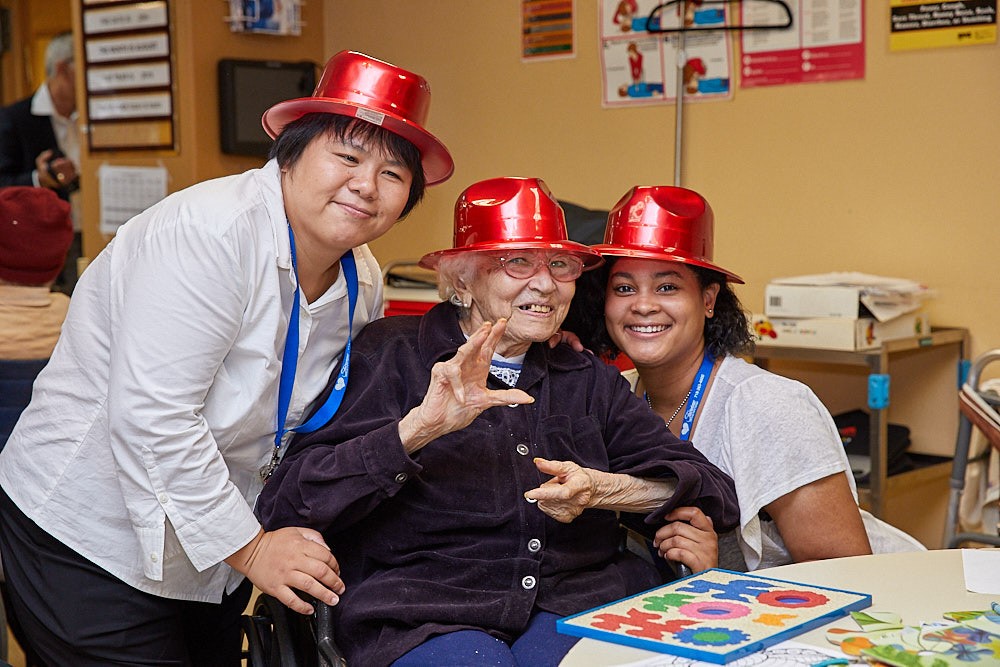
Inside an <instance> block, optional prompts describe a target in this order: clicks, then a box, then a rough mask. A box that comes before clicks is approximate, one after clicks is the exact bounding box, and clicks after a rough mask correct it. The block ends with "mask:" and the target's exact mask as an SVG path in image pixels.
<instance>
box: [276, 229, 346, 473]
mask: <svg viewBox="0 0 1000 667" xmlns="http://www.w3.org/2000/svg"><path fill="white" fill-rule="evenodd" d="M288 243H289V246H290V247H291V254H292V273H294V274H295V296H294V297H293V299H292V313H291V316H290V317H289V319H288V333H287V334H286V335H285V350H284V352H283V353H282V355H281V380H280V381H279V384H278V420H277V426H276V430H275V433H274V452H273V453H272V454H271V461H270V463H268V464H267V465H265V466H264V467H263V468H261V469H260V476H261V479H262V480H264V481H265V482H266V481H267V478H268V477H270V476H271V473H273V472H274V469H275V468H276V467H277V466H278V462H279V461H280V460H281V440H282V438H283V437H284V436H285V433H287V432H288V431H294V432H296V433H312V432H313V431H315V430H316V429H318V428H320V427H322V426H324V425H325V424H326V423H327V422H329V421H330V420H331V419H332V418H333V415H335V414H336V413H337V408H339V407H340V402H341V401H342V400H343V399H344V392H345V391H346V390H347V375H348V372H349V370H350V361H351V333H352V331H353V328H354V307H355V305H357V302H358V269H357V266H356V265H355V263H354V251H353V250H348V251H347V252H346V253H344V256H343V257H341V258H340V268H341V270H342V271H343V272H344V281H345V282H346V283H347V304H348V308H347V311H348V314H347V344H346V345H345V346H344V357H343V359H341V361H340V371H339V372H338V373H337V381H336V382H335V383H334V384H333V388H332V389H331V390H330V395H329V396H328V397H327V399H326V402H324V403H323V405H322V406H320V408H319V410H317V411H316V412H315V414H313V416H312V417H310V418H309V420H308V421H306V423H304V424H300V425H299V426H296V427H295V428H292V429H286V428H285V419H286V417H287V416H288V404H289V403H290V402H291V399H292V386H293V385H294V384H295V367H296V366H297V365H298V358H299V303H300V302H299V285H298V278H299V275H298V269H297V267H296V263H295V237H294V236H293V234H292V226H291V225H289V226H288Z"/></svg>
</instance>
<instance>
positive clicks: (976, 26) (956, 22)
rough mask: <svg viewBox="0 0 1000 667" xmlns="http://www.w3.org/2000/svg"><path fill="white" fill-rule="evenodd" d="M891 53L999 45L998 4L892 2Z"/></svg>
mask: <svg viewBox="0 0 1000 667" xmlns="http://www.w3.org/2000/svg"><path fill="white" fill-rule="evenodd" d="M890 5H891V6H890V7H889V18H890V26H889V28H890V33H889V50H891V51H905V50H909V49H927V48H934V47H939V46H972V45H975V44H996V41H997V0H963V1H962V2H926V1H924V0H892V2H891V3H890Z"/></svg>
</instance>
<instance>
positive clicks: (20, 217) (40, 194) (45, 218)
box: [0, 185, 73, 285]
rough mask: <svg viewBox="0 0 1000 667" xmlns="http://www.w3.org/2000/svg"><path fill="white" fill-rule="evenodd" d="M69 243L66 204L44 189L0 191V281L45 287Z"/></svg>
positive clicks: (70, 222) (58, 268) (55, 273)
mask: <svg viewBox="0 0 1000 667" xmlns="http://www.w3.org/2000/svg"><path fill="white" fill-rule="evenodd" d="M72 242H73V218H72V216H71V215H70V206H69V203H68V202H65V201H63V200H62V199H60V198H59V196H58V195H56V193H55V192H53V191H52V190H49V189H48V188H33V187H29V186H20V185H18V186H13V187H7V188H0V280H5V281H7V282H9V283H17V284H19V285H45V284H47V283H49V282H51V281H53V280H55V279H56V276H58V275H59V272H60V271H62V268H63V264H64V263H65V262H66V253H67V251H69V246H70V244H71V243H72Z"/></svg>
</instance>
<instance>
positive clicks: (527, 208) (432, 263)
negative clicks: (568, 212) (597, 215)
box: [420, 177, 603, 270]
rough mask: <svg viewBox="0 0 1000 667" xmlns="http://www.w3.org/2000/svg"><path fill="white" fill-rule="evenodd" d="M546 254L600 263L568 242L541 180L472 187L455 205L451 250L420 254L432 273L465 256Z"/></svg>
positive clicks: (592, 254)
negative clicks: (519, 252) (455, 257)
mask: <svg viewBox="0 0 1000 667" xmlns="http://www.w3.org/2000/svg"><path fill="white" fill-rule="evenodd" d="M511 250H547V251H550V252H560V251H561V252H567V253H570V254H572V255H575V256H577V257H579V258H580V260H581V261H582V262H583V266H584V270H587V269H593V268H596V267H597V266H599V265H600V264H601V263H602V262H603V260H602V259H601V256H600V255H599V254H597V253H596V252H595V251H594V250H593V249H592V248H591V247H590V246H588V245H584V244H583V243H577V242H576V241H571V240H570V239H569V235H568V234H567V232H566V216H565V214H564V213H563V210H562V207H561V206H560V205H559V202H558V201H556V199H555V197H553V196H552V193H551V192H550V191H549V188H548V186H546V185H545V183H544V181H542V180H541V179H540V178H516V177H503V178H491V179H488V180H485V181H480V182H478V183H474V184H473V185H470V186H469V187H468V188H466V189H465V191H464V192H463V193H462V194H461V195H459V197H458V201H456V202H455V236H454V244H453V247H452V248H448V249H445V250H438V251H437V252H432V253H428V254H426V255H424V256H423V257H422V258H421V259H420V266H422V267H424V268H426V269H434V268H436V267H437V265H438V262H439V261H440V260H441V258H442V257H446V256H448V255H457V254H461V253H465V252H504V251H511Z"/></svg>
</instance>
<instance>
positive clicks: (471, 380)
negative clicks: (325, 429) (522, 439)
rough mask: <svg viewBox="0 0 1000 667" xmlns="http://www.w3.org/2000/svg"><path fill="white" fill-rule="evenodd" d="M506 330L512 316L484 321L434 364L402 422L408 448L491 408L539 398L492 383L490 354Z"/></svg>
mask: <svg viewBox="0 0 1000 667" xmlns="http://www.w3.org/2000/svg"><path fill="white" fill-rule="evenodd" d="M506 330H507V320H504V319H500V320H498V321H497V322H496V324H491V323H489V322H486V323H484V324H483V325H482V326H481V327H479V329H477V330H476V331H475V332H474V333H473V334H472V335H471V336H469V340H467V341H466V342H465V344H464V345H462V346H461V347H460V348H458V352H456V353H455V356H454V357H452V358H451V359H449V360H448V361H441V362H438V363H436V364H434V367H433V368H432V369H431V379H430V384H429V386H428V387H427V393H426V394H425V395H424V400H423V401H422V402H421V403H420V405H418V406H417V407H415V408H413V409H412V410H410V412H409V413H407V414H406V416H405V417H403V418H402V419H401V420H400V422H399V437H400V440H401V441H402V443H403V447H404V448H405V449H406V451H408V452H413V451H416V450H417V449H420V448H421V447H423V446H424V445H426V444H427V443H428V442H430V441H432V440H434V439H435V438H439V437H441V436H442V435H445V434H446V433H452V432H454V431H458V430H460V429H463V428H465V427H466V426H468V425H469V424H471V423H472V420H473V419H475V418H476V417H478V416H479V415H480V414H481V413H482V412H483V411H484V410H486V409H487V408H492V407H496V406H500V405H515V404H516V405H526V404H528V403H533V402H534V400H535V399H533V398H532V397H531V396H529V395H528V394H527V393H525V392H523V391H521V390H520V389H487V388H486V378H487V377H488V376H489V373H490V360H491V359H492V358H493V351H494V350H496V347H497V343H499V342H500V339H501V338H503V335H504V332H505V331H506Z"/></svg>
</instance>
